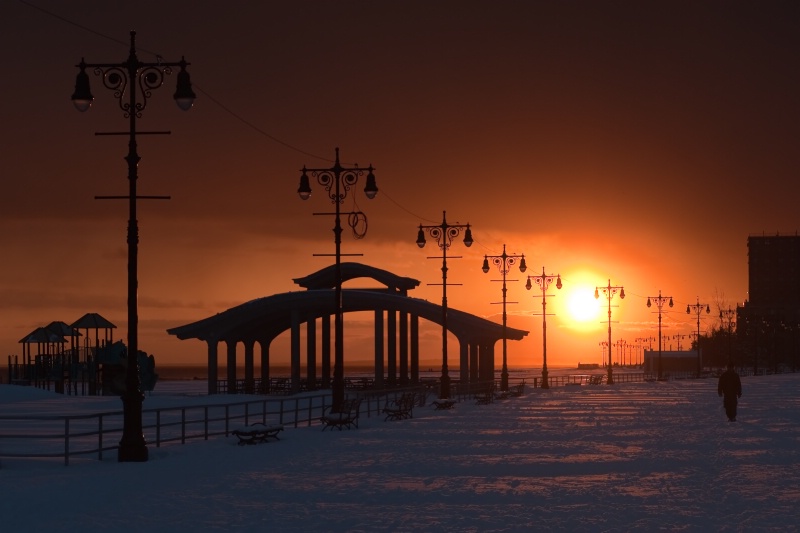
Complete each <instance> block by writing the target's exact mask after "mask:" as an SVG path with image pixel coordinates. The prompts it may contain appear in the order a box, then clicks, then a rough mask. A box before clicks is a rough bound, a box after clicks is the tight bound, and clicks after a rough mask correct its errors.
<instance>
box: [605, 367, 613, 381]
mask: <svg viewBox="0 0 800 533" xmlns="http://www.w3.org/2000/svg"><path fill="white" fill-rule="evenodd" d="M606 383H608V384H609V385H613V384H614V370H613V369H612V368H611V365H608V379H607V380H606Z"/></svg>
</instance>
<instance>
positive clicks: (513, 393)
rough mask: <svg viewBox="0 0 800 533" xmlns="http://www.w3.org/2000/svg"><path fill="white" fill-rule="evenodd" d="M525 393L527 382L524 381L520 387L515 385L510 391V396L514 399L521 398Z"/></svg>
mask: <svg viewBox="0 0 800 533" xmlns="http://www.w3.org/2000/svg"><path fill="white" fill-rule="evenodd" d="M523 392H525V382H524V381H523V382H522V383H520V384H519V385H514V386H513V387H510V388H509V389H508V395H509V396H513V397H514V398H519V397H520V396H522V393H523Z"/></svg>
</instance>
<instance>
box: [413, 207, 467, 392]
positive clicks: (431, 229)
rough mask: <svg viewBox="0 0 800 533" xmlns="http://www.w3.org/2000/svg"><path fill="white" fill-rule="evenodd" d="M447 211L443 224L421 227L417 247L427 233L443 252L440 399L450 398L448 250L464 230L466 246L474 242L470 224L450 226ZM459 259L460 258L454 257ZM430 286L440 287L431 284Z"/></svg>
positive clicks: (422, 244)
mask: <svg viewBox="0 0 800 533" xmlns="http://www.w3.org/2000/svg"><path fill="white" fill-rule="evenodd" d="M446 215H447V211H442V223H441V224H439V225H437V226H424V225H422V224H420V225H419V233H417V246H419V247H420V248H423V247H424V246H425V232H427V233H428V235H430V236H431V238H432V239H435V240H436V244H438V245H439V249H440V250H441V251H442V256H441V257H442V377H441V382H440V384H439V397H440V398H442V399H447V398H450V376H449V375H448V371H447V250H448V249H449V248H450V245H451V244H452V243H453V239H455V238H456V237H458V236H459V235H460V234H461V231H462V230H464V245H465V246H466V247H467V248H469V247H470V246H472V243H473V242H474V241H473V240H472V230H471V229H470V225H469V224H448V223H447V216H446ZM452 257H454V258H457V257H459V256H452ZM438 258H439V256H433V257H428V259H438ZM428 285H438V283H429V284H428Z"/></svg>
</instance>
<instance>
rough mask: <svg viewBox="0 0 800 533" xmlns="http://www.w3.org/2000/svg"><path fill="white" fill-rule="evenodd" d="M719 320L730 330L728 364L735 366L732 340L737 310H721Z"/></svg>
mask: <svg viewBox="0 0 800 533" xmlns="http://www.w3.org/2000/svg"><path fill="white" fill-rule="evenodd" d="M719 318H720V320H722V323H723V324H724V325H725V326H726V328H727V329H728V364H729V365H732V364H733V352H732V348H731V344H732V342H733V341H732V339H733V323H734V322H735V321H736V309H731V308H730V306H728V308H727V309H720V310H719Z"/></svg>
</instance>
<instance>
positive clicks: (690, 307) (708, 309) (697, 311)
mask: <svg viewBox="0 0 800 533" xmlns="http://www.w3.org/2000/svg"><path fill="white" fill-rule="evenodd" d="M704 306H705V308H706V314H709V313H710V312H711V306H709V305H708V304H701V303H700V297H699V296H698V297H697V303H695V304H689V305H687V306H686V314H687V315H688V314H691V313H692V311H694V314H695V316H696V317H697V377H698V378H699V377H700V374H701V373H702V372H703V365H702V362H701V360H700V315H701V314H702V312H703V307H704Z"/></svg>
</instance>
